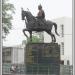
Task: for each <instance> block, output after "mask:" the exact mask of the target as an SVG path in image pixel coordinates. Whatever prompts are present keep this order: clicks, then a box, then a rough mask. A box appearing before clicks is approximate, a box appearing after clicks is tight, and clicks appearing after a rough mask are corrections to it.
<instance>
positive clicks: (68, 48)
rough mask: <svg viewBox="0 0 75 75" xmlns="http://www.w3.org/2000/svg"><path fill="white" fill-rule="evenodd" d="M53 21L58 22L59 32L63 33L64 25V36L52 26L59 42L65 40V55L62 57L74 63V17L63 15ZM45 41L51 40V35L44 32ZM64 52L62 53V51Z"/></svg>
mask: <svg viewBox="0 0 75 75" xmlns="http://www.w3.org/2000/svg"><path fill="white" fill-rule="evenodd" d="M52 21H53V22H55V23H57V26H58V29H57V30H58V33H59V34H60V35H61V25H62V24H63V25H64V37H61V36H60V37H59V36H57V35H56V34H55V32H54V27H53V28H52V32H53V33H54V35H55V36H56V40H57V42H58V43H59V44H61V42H64V55H61V59H63V60H68V59H69V60H70V63H71V64H72V19H71V18H68V17H62V18H57V19H53V20H52ZM44 42H51V37H50V36H49V35H48V34H47V33H44ZM61 52H62V51H61ZM61 54H62V53H61Z"/></svg>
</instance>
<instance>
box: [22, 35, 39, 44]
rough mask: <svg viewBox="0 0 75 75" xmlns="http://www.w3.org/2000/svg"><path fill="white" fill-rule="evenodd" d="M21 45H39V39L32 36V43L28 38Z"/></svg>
mask: <svg viewBox="0 0 75 75" xmlns="http://www.w3.org/2000/svg"><path fill="white" fill-rule="evenodd" d="M22 43H23V44H26V43H40V38H38V37H37V36H34V35H33V36H32V41H30V38H28V39H27V40H23V41H22Z"/></svg>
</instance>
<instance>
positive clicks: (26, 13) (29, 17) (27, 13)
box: [21, 8, 35, 22]
mask: <svg viewBox="0 0 75 75" xmlns="http://www.w3.org/2000/svg"><path fill="white" fill-rule="evenodd" d="M21 11H22V20H25V17H26V18H27V21H28V22H29V21H34V20H35V18H34V16H33V15H32V14H31V12H30V11H24V10H23V8H22V9H21Z"/></svg>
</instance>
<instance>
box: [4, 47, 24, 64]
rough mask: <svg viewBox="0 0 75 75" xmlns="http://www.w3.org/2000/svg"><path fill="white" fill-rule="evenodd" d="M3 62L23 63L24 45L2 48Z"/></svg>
mask: <svg viewBox="0 0 75 75" xmlns="http://www.w3.org/2000/svg"><path fill="white" fill-rule="evenodd" d="M3 62H4V63H11V64H24V47H19V46H18V47H5V48H3Z"/></svg>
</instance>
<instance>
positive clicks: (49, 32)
mask: <svg viewBox="0 0 75 75" xmlns="http://www.w3.org/2000/svg"><path fill="white" fill-rule="evenodd" d="M46 32H47V33H48V34H49V35H51V38H52V42H56V38H55V35H54V34H53V33H52V32H51V31H46Z"/></svg>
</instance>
